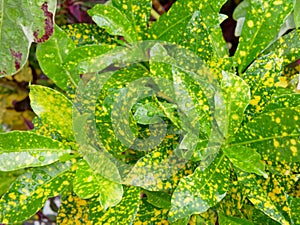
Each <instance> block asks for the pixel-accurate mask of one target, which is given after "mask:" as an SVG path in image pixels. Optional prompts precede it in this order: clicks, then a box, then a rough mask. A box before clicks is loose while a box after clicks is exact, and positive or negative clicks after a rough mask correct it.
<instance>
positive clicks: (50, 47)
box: [36, 26, 78, 89]
mask: <svg viewBox="0 0 300 225" xmlns="http://www.w3.org/2000/svg"><path fill="white" fill-rule="evenodd" d="M73 49H75V43H74V42H73V40H72V39H70V38H68V36H67V34H66V33H65V32H64V31H63V30H61V29H60V28H59V27H58V26H55V29H54V34H53V35H52V36H51V38H50V39H49V40H48V41H47V42H45V43H41V44H39V45H38V47H37V51H36V55H37V59H38V61H39V64H40V66H41V69H42V70H43V72H44V73H45V74H46V75H47V76H48V77H49V78H50V79H51V80H53V81H54V82H55V84H56V85H57V86H59V87H60V88H62V89H66V88H67V82H68V80H70V81H71V82H72V83H73V84H74V85H76V84H77V83H76V81H75V80H74V77H73V74H72V73H70V72H69V71H67V70H65V69H64V68H63V67H62V64H63V62H64V60H65V59H66V57H67V56H68V54H69V53H70V52H71V51H72V50H73ZM77 82H78V81H77Z"/></svg>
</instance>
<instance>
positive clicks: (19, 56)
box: [0, 0, 56, 77]
mask: <svg viewBox="0 0 300 225" xmlns="http://www.w3.org/2000/svg"><path fill="white" fill-rule="evenodd" d="M55 8H56V1H54V0H50V1H47V2H43V1H37V0H30V1H27V0H26V1H25V0H22V1H10V0H2V1H1V4H0V12H1V13H0V21H1V23H0V36H1V38H0V58H1V63H0V77H2V76H6V75H12V74H14V73H16V72H17V71H19V70H20V69H21V68H22V67H23V66H24V64H25V62H26V60H27V58H28V53H29V47H30V45H31V43H32V42H44V41H46V40H47V39H48V38H49V37H50V36H51V35H52V33H53V17H54V15H53V13H54V12H55Z"/></svg>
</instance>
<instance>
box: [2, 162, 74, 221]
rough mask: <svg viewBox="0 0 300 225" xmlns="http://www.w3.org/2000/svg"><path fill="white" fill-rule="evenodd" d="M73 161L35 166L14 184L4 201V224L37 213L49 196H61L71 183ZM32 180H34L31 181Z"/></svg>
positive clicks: (4, 196) (21, 219) (22, 219)
mask: <svg viewBox="0 0 300 225" xmlns="http://www.w3.org/2000/svg"><path fill="white" fill-rule="evenodd" d="M70 166H71V163H70V162H68V163H64V164H63V163H55V164H52V165H49V166H46V167H41V168H36V169H31V170H29V171H28V172H26V173H24V174H23V175H21V176H20V177H18V179H17V180H16V181H15V182H14V183H13V184H12V186H11V187H10V189H9V191H8V192H7V193H6V194H5V195H3V196H2V198H1V200H0V211H1V213H0V221H1V223H16V222H21V221H24V220H26V219H27V218H29V217H31V216H32V215H34V214H35V213H36V212H37V211H38V210H39V209H40V208H41V207H42V206H43V204H44V202H45V201H46V200H47V198H49V197H52V196H56V195H58V194H59V193H60V192H61V191H62V190H64V188H66V187H68V186H69V185H70V184H71V183H70V180H71V179H72V173H70V172H68V170H69V169H70ZM29 180H30V182H29Z"/></svg>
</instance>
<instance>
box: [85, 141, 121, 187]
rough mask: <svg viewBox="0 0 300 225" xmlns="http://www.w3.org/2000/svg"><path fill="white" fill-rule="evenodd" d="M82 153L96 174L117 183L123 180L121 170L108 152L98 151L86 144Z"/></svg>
mask: <svg viewBox="0 0 300 225" xmlns="http://www.w3.org/2000/svg"><path fill="white" fill-rule="evenodd" d="M81 153H82V155H83V158H84V159H85V160H86V161H87V163H88V164H89V166H90V168H91V169H92V170H93V172H94V173H95V174H98V175H100V176H101V177H103V178H105V179H107V180H110V181H113V182H116V183H120V182H121V177H120V173H119V170H118V168H117V166H116V164H115V163H114V161H112V157H111V156H110V155H109V154H107V152H105V151H97V150H96V149H94V148H92V147H91V146H84V147H83V148H82V149H81ZM108 168H109V169H108Z"/></svg>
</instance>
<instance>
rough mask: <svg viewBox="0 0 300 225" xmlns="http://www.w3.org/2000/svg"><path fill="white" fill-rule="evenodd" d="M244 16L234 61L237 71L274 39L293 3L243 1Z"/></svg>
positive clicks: (290, 0)
mask: <svg viewBox="0 0 300 225" xmlns="http://www.w3.org/2000/svg"><path fill="white" fill-rule="evenodd" d="M244 4H247V7H246V8H245V9H246V10H247V11H246V16H245V20H244V24H243V29H242V33H241V37H240V40H239V42H240V43H239V45H238V49H237V51H236V53H235V56H234V57H235V60H236V62H237V64H238V71H239V73H242V72H243V71H244V69H245V68H246V67H247V66H248V65H249V64H250V63H251V62H252V61H253V60H254V59H255V58H256V57H257V56H258V55H259V53H260V52H261V51H262V50H264V48H266V47H267V46H268V44H269V43H270V42H271V41H272V40H273V39H274V38H276V36H277V34H278V32H279V29H280V27H281V25H282V24H283V20H284V18H285V16H286V15H287V14H288V13H290V12H291V10H292V9H293V1H292V0H289V1H277V0H272V1H268V2H262V1H248V0H247V1H245V3H244Z"/></svg>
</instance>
